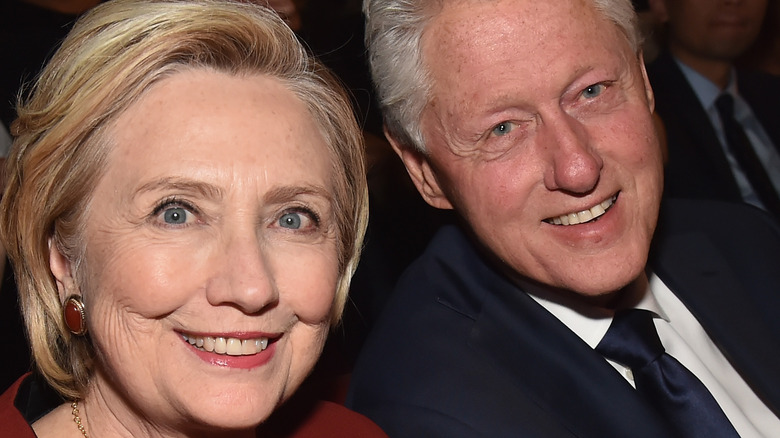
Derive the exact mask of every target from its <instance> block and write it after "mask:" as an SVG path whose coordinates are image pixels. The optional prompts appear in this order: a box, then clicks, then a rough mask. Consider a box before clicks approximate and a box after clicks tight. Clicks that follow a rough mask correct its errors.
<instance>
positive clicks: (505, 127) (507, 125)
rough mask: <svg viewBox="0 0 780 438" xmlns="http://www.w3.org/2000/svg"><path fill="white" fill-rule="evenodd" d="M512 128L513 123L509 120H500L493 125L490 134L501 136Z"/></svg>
mask: <svg viewBox="0 0 780 438" xmlns="http://www.w3.org/2000/svg"><path fill="white" fill-rule="evenodd" d="M512 129H514V124H513V123H511V122H501V123H499V124H498V125H496V126H495V127H493V131H492V134H493V135H495V136H496V137H501V136H503V135H506V134H509V133H510V132H511V131H512Z"/></svg>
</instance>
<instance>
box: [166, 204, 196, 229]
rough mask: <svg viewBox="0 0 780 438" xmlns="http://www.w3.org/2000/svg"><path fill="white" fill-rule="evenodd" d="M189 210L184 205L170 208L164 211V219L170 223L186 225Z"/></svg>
mask: <svg viewBox="0 0 780 438" xmlns="http://www.w3.org/2000/svg"><path fill="white" fill-rule="evenodd" d="M189 214H190V213H189V212H188V211H187V210H185V209H184V208H182V207H172V208H168V209H166V210H165V211H163V213H162V218H163V221H164V222H165V223H166V224H169V225H184V224H186V223H187V218H188V216H189Z"/></svg>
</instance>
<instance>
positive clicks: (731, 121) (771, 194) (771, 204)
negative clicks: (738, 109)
mask: <svg viewBox="0 0 780 438" xmlns="http://www.w3.org/2000/svg"><path fill="white" fill-rule="evenodd" d="M715 108H717V109H718V116H719V117H720V121H721V122H722V123H723V133H724V134H725V135H726V142H727V143H728V147H729V150H730V151H731V155H733V156H734V158H736V160H737V163H739V167H740V168H742V171H743V172H744V173H745V176H746V177H747V178H748V181H749V182H750V185H751V186H752V187H753V191H754V192H755V193H756V196H758V199H759V200H761V203H762V204H764V207H765V208H766V210H767V211H769V212H770V213H772V214H773V215H774V216H775V217H776V218H780V197H778V194H777V191H775V187H774V186H773V185H772V180H770V179H769V174H767V171H766V169H765V168H764V165H763V164H762V163H761V160H760V159H759V158H758V155H756V151H755V149H753V145H752V144H751V143H750V139H748V137H747V135H746V134H745V130H744V129H742V125H741V124H740V123H739V121H737V119H736V118H735V117H734V98H733V97H732V96H731V94H729V93H723V94H721V95H720V96H719V97H718V99H717V100H716V101H715Z"/></svg>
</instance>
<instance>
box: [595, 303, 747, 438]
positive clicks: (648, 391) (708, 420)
mask: <svg viewBox="0 0 780 438" xmlns="http://www.w3.org/2000/svg"><path fill="white" fill-rule="evenodd" d="M596 351H597V352H599V353H601V355H602V356H604V357H606V358H608V359H611V360H613V361H615V362H618V363H620V364H622V365H625V366H627V367H629V368H631V371H632V372H633V374H634V383H635V384H636V390H637V391H638V392H639V394H640V395H641V396H642V397H644V398H645V399H646V400H647V401H648V402H649V403H650V404H651V405H652V406H654V407H655V408H656V409H658V411H659V412H660V413H661V415H662V416H664V417H665V418H666V419H667V420H669V423H670V424H671V426H672V428H673V429H674V430H676V431H677V433H678V436H679V437H680V438H698V437H701V438H704V437H707V438H715V437H721V438H725V437H729V438H738V437H739V434H738V433H737V431H736V430H734V426H732V425H731V422H729V420H728V418H726V415H725V414H724V413H723V410H721V408H720V406H718V403H717V402H716V401H715V399H714V398H713V397H712V394H710V392H709V391H708V390H707V388H706V387H705V386H704V384H703V383H701V381H699V379H697V378H696V376H694V375H693V373H691V372H690V371H689V370H688V369H687V368H685V367H684V366H683V365H682V364H681V363H680V362H678V361H677V359H675V358H673V357H672V356H670V355H668V354H666V352H665V350H664V347H663V345H661V340H660V339H659V338H658V333H657V332H656V330H655V325H654V324H653V314H652V313H651V312H649V311H647V310H640V309H629V310H623V311H620V312H618V313H616V314H615V317H614V319H613V320H612V325H610V326H609V330H608V331H607V334H606V335H604V338H603V339H602V340H601V342H600V343H599V345H598V346H596ZM637 427H642V426H641V425H637Z"/></svg>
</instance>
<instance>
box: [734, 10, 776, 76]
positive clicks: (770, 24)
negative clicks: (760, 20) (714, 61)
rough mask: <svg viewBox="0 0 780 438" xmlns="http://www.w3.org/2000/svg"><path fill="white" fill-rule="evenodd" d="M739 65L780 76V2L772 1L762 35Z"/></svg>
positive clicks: (767, 11)
mask: <svg viewBox="0 0 780 438" xmlns="http://www.w3.org/2000/svg"><path fill="white" fill-rule="evenodd" d="M738 65H740V66H742V67H745V68H750V69H754V70H759V71H763V72H766V73H770V74H773V75H775V76H780V2H778V1H777V0H775V1H770V2H769V5H768V6H767V10H766V17H765V18H764V24H763V25H762V26H761V33H760V34H759V35H758V39H757V40H756V42H755V44H753V46H752V47H751V48H750V50H748V51H747V53H745V55H744V56H742V58H741V59H740V60H739V62H738Z"/></svg>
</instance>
